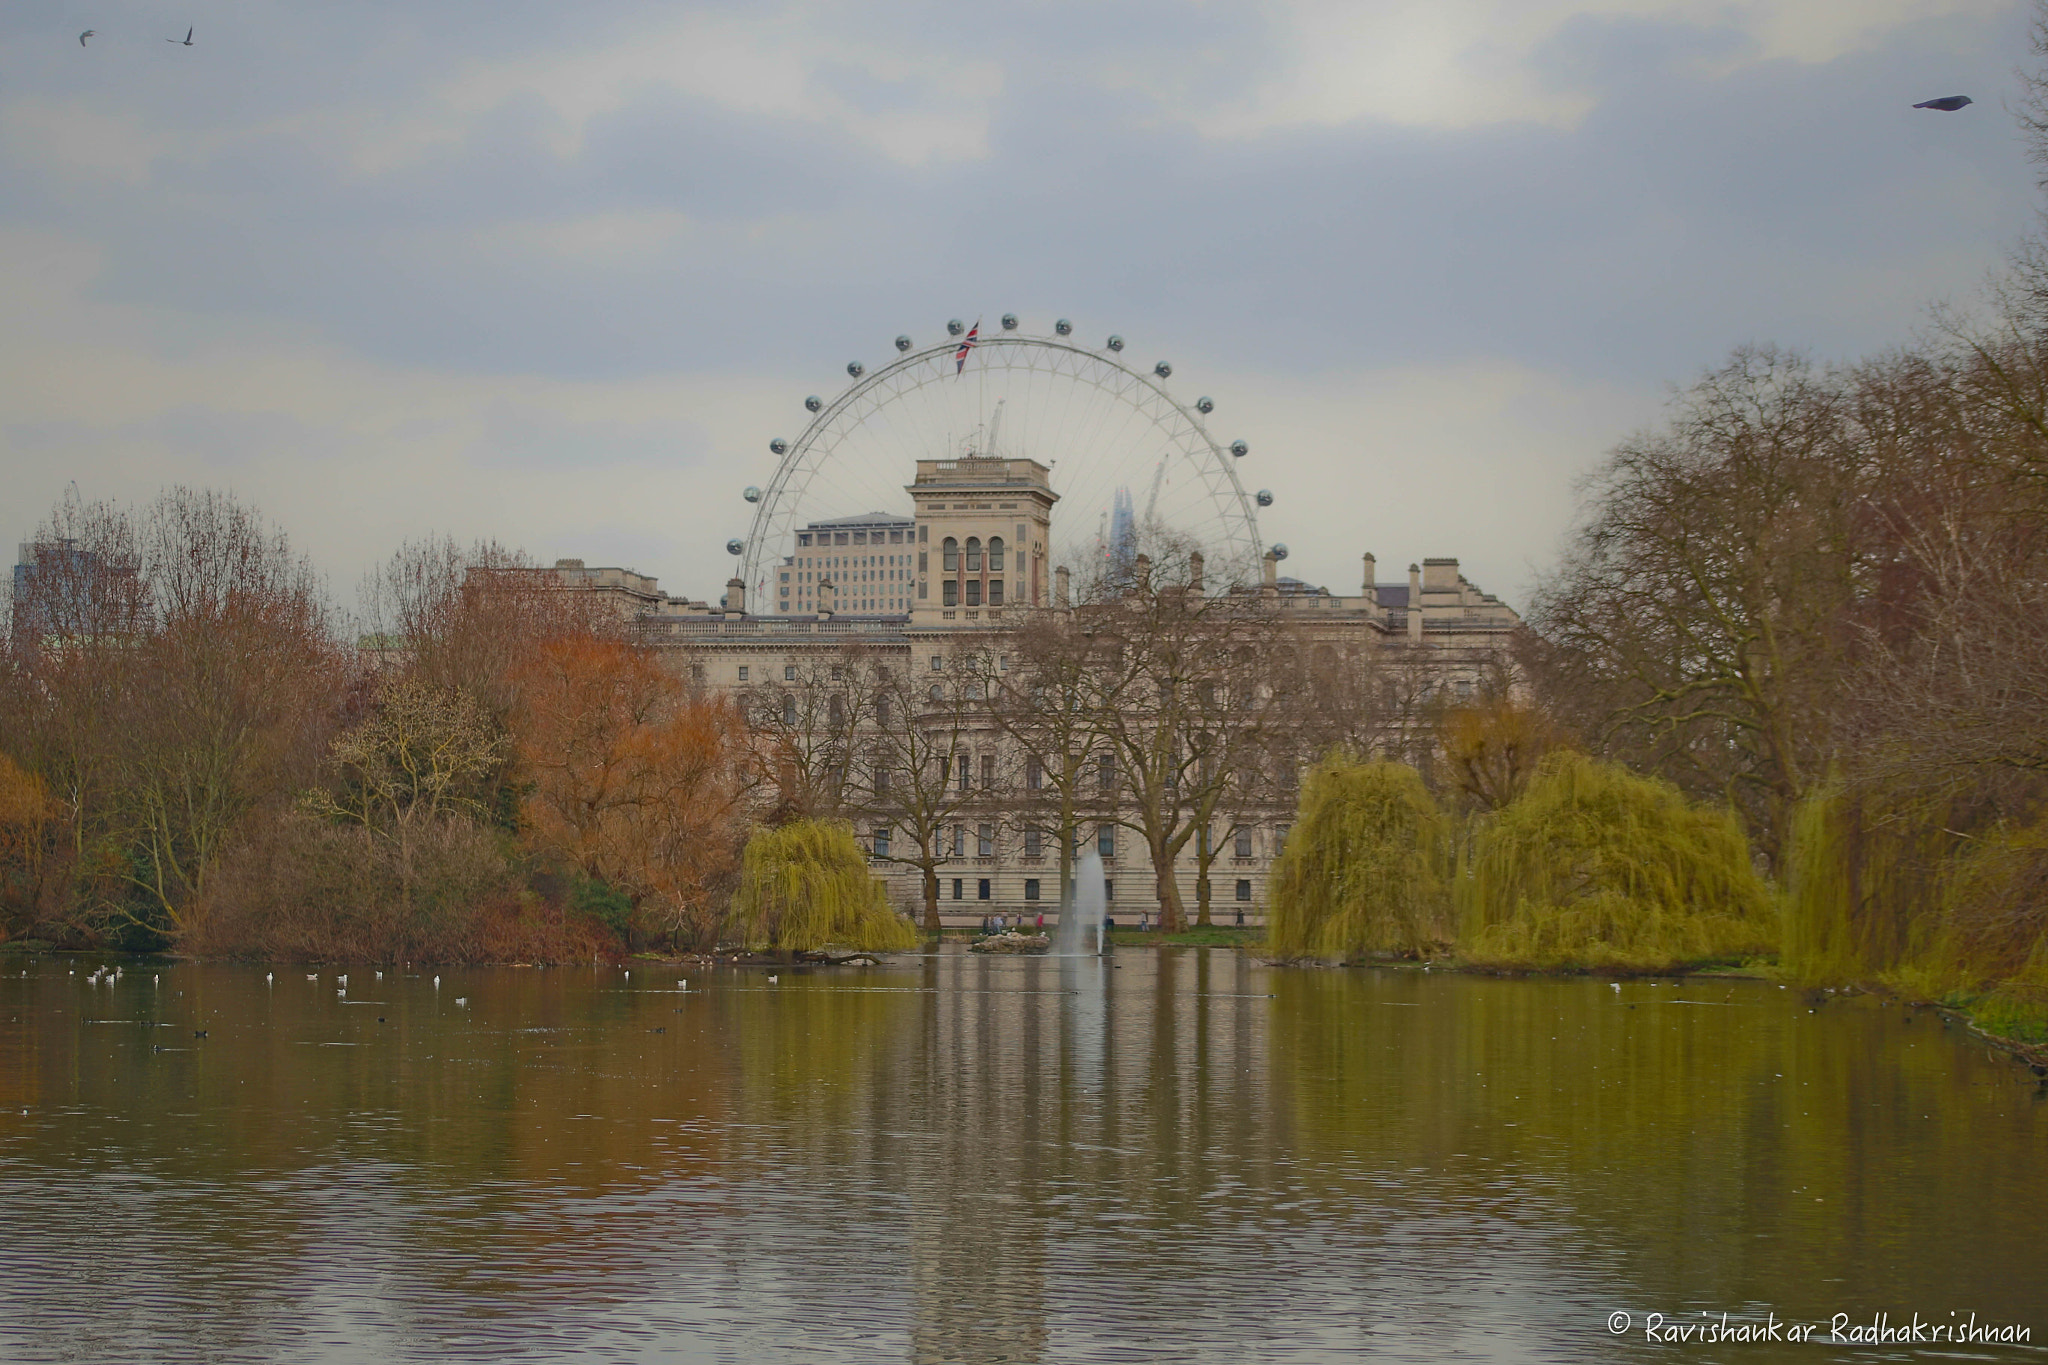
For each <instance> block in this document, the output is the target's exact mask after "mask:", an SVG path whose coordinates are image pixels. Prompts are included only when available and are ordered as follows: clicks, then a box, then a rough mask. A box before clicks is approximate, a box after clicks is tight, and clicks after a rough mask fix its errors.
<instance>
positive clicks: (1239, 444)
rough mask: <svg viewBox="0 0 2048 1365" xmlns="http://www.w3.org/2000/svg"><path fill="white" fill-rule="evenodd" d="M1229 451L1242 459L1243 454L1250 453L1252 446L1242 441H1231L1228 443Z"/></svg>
mask: <svg viewBox="0 0 2048 1365" xmlns="http://www.w3.org/2000/svg"><path fill="white" fill-rule="evenodd" d="M1230 453H1231V454H1233V455H1235V456H1236V457H1237V458H1238V459H1240V460H1242V459H1243V458H1244V457H1245V456H1247V455H1249V454H1251V453H1252V448H1251V447H1250V446H1248V445H1246V444H1245V443H1244V442H1243V441H1232V442H1231V443H1230Z"/></svg>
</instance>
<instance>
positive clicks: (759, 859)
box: [733, 820, 918, 952]
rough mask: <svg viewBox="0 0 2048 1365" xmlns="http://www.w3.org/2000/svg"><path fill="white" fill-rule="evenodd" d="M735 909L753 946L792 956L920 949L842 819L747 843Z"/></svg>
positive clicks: (765, 833)
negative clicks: (832, 950) (839, 950)
mask: <svg viewBox="0 0 2048 1365" xmlns="http://www.w3.org/2000/svg"><path fill="white" fill-rule="evenodd" d="M733 909H734V910H735V911H736V912H737V914H738V918H739V922H740V925H741V928H742V930H743V932H744V933H745V936H746V940H747V942H749V943H754V944H766V945H767V946H769V947H772V948H776V949H780V950H782V951H784V952H815V951H818V950H821V949H823V948H826V947H828V946H831V947H844V948H851V949H858V950H861V951H865V952H879V951H884V950H887V949H892V948H914V947H916V946H917V942H918V937H917V931H916V930H915V929H913V928H912V927H911V925H910V922H909V921H908V920H906V919H904V918H903V917H902V916H901V915H898V914H897V913H896V912H895V911H894V910H892V909H890V908H889V896H888V892H887V891H886V890H885V889H884V888H883V886H882V883H881V882H879V881H877V880H876V879H875V878H873V877H871V876H869V875H868V860H867V858H866V856H865V855H863V854H862V853H861V851H860V845H859V844H858V843H857V842H855V840H854V837H853V827H852V826H851V825H849V824H846V823H845V822H844V821H839V820H795V821H791V822H790V823H789V824H786V825H783V826H781V827H780V828H777V829H759V830H756V831H754V836H753V837H752V838H751V839H749V840H747V851H746V855H745V857H744V859H743V861H742V864H741V868H740V889H739V894H738V895H737V896H736V897H734V899H733Z"/></svg>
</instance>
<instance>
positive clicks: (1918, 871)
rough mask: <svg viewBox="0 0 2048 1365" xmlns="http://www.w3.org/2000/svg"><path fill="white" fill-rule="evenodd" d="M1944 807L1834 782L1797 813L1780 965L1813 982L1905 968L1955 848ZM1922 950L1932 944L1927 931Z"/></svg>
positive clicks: (1841, 981)
mask: <svg viewBox="0 0 2048 1365" xmlns="http://www.w3.org/2000/svg"><path fill="white" fill-rule="evenodd" d="M1945 823H1946V819H1945V816H1944V811H1943V809H1942V808H1941V806H1940V804H1939V803H1930V802H1927V801H1917V800H1909V799H1887V798H1885V797H1883V796H1881V795H1879V794H1877V793H1869V792H1866V793H1862V794H1859V795H1856V796H1851V795H1849V794H1848V793H1846V792H1845V791H1844V790H1843V789H1842V788H1841V787H1840V786H1837V785H1833V784H1830V785H1829V786H1826V787H1824V788H1822V789H1821V790H1820V791H1818V792H1816V793H1815V794H1814V795H1813V796H1811V797H1808V798H1807V799H1806V800H1805V801H1803V802H1801V803H1800V805H1799V809H1798V810H1797V811H1795V812H1794V813H1793V817H1792V848H1791V856H1790V857H1789V858H1788V859H1787V869H1786V870H1787V872H1788V873H1789V876H1788V878H1787V880H1788V882H1789V883H1790V885H1789V889H1788V894H1787V896H1786V900H1785V932H1784V952H1783V954H1782V955H1781V957H1780V965H1781V966H1783V967H1784V969H1785V970H1786V972H1787V973H1789V974H1790V975H1791V976H1792V977H1793V978H1794V979H1795V980H1797V981H1799V982H1801V983H1803V984H1805V985H1809V986H1840V985H1847V984H1850V983H1852V982H1860V981H1873V980H1876V979H1877V978H1878V977H1880V976H1882V975H1883V974H1885V973H1887V972H1890V971H1893V970H1895V969H1897V968H1899V967H1900V966H1901V965H1903V963H1904V960H1905V958H1906V957H1907V956H1908V955H1909V948H1910V947H1911V946H1912V942H1911V941H1912V940H1913V939H1914V938H1915V937H1916V935H1915V933H1914V926H1913V925H1912V923H1911V920H1912V917H1913V915H1914V914H1915V913H1916V911H1919V910H1923V909H1928V908H1931V907H1932V904H1933V901H1934V896H1935V886H1934V880H1933V877H1934V872H1935V869H1936V868H1938V866H1939V863H1940V860H1941V857H1942V855H1943V853H1944V852H1945V851H1946V846H1947V845H1948V844H1952V843H1953V842H1955V841H1954V839H1953V837H1952V836H1949V835H1947V834H1945V833H1944V832H1943V826H1944V824H1945ZM1920 937H1921V938H1922V939H1923V941H1922V943H1921V944H1920V945H1919V946H1920V947H1921V948H1923V949H1924V948H1926V947H1928V946H1930V945H1928V944H1927V943H1926V942H1925V941H1924V933H1923V934H1922V935H1920Z"/></svg>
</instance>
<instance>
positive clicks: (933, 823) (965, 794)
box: [853, 645, 1008, 935]
mask: <svg viewBox="0 0 2048 1365" xmlns="http://www.w3.org/2000/svg"><path fill="white" fill-rule="evenodd" d="M931 658H932V661H933V662H935V663H936V664H937V665H938V667H936V668H925V669H918V668H915V667H913V668H907V669H906V668H890V667H886V666H884V667H881V668H877V669H875V670H872V676H873V680H874V691H873V697H874V704H873V707H872V709H871V712H870V715H871V718H872V722H873V723H872V725H870V726H869V727H868V729H867V730H866V732H865V733H863V734H862V735H861V736H860V739H859V745H860V748H859V752H858V754H857V756H856V762H855V764H854V768H853V770H854V772H855V774H856V776H857V785H856V787H855V789H854V792H855V795H854V800H855V803H856V805H857V807H858V809H859V810H860V812H861V813H862V814H863V815H864V816H866V817H867V819H868V820H869V822H870V829H869V850H870V854H871V856H872V857H874V858H875V859H876V860H878V861H882V862H892V863H900V864H903V865H905V866H908V867H915V868H916V869H918V872H919V874H920V884H921V887H922V890H923V899H924V928H925V932H926V933H928V934H932V935H936V934H937V933H938V932H939V929H940V921H939V868H940V867H941V866H942V865H944V864H946V863H948V862H950V861H952V860H954V859H956V858H964V857H967V856H970V855H969V854H968V852H967V841H968V839H969V838H970V837H973V838H975V839H976V840H977V841H978V840H979V837H980V836H979V833H978V832H977V833H976V834H975V835H973V836H970V835H969V834H968V832H967V827H966V822H967V819H968V818H969V817H970V816H972V815H975V814H986V815H989V817H990V820H991V821H992V820H993V819H994V818H995V817H994V815H993V811H994V810H995V809H996V807H997V805H998V803H999V802H1000V800H1001V796H1002V792H1003V788H1004V787H1005V786H1006V785H1007V784H1006V780H1005V779H1006V776H1007V771H1008V770H1007V765H1006V764H1005V763H1004V761H1003V759H1002V757H1001V755H1000V754H999V752H998V750H997V747H996V745H995V743H994V740H995V730H994V727H993V725H992V723H991V721H990V705H989V696H990V690H991V689H990V682H989V676H990V668H989V660H988V659H987V658H986V656H985V652H984V651H983V650H982V649H981V648H980V647H979V646H975V645H966V646H957V647H955V648H953V649H951V650H949V651H947V652H944V653H940V654H935V655H932V656H931ZM977 749H978V750H979V752H978V753H977ZM977 757H979V758H981V759H982V760H983V763H982V765H981V766H980V767H977V766H976V765H975V763H974V760H975V758H977ZM899 836H900V837H899Z"/></svg>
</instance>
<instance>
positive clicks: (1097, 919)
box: [1052, 848, 1109, 957]
mask: <svg viewBox="0 0 2048 1365" xmlns="http://www.w3.org/2000/svg"><path fill="white" fill-rule="evenodd" d="M1108 913H1109V906H1108V902H1107V901H1105V900H1104V899H1103V895H1102V858H1101V856H1100V855H1099V854H1097V853H1096V852H1095V850H1094V849H1092V848H1091V849H1089V850H1088V851H1087V852H1086V853H1084V854H1082V855H1081V861H1080V863H1078V864H1077V865H1076V866H1075V868H1074V892H1073V894H1072V895H1071V896H1069V897H1068V898H1067V904H1066V906H1065V908H1064V909H1062V910H1061V911H1060V923H1059V934H1058V937H1056V938H1055V939H1054V940H1053V945H1052V950H1053V952H1055V953H1057V954H1058V955H1059V956H1061V957H1081V956H1083V955H1085V954H1087V953H1088V952H1089V947H1088V937H1089V934H1090V932H1091V931H1092V932H1093V934H1094V936H1095V947H1094V951H1095V953H1097V954H1098V955H1099V954H1100V953H1101V952H1102V950H1103V942H1102V921H1103V918H1104V917H1105V916H1106V915H1107V914H1108Z"/></svg>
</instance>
